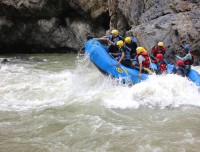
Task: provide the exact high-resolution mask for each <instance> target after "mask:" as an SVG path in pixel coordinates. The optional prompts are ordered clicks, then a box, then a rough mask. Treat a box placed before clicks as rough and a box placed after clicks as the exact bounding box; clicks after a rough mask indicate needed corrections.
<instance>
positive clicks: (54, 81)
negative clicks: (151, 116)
mask: <svg viewBox="0 0 200 152" xmlns="http://www.w3.org/2000/svg"><path fill="white" fill-rule="evenodd" d="M48 62H49V61H48ZM48 62H47V63H43V64H48ZM37 66H38V65H36V67H37ZM43 69H44V70H43ZM197 69H200V68H199V67H197ZM0 79H1V81H0V88H1V89H0V96H1V99H0V110H28V109H33V108H36V109H38V108H44V107H50V106H60V105H67V104H71V103H74V102H77V103H79V104H88V103H90V102H94V101H95V102H96V101H99V102H100V103H99V104H102V105H104V106H105V107H108V108H120V109H126V108H138V107H140V106H148V107H160V108H165V107H167V106H174V107H177V106H181V105H194V106H200V101H199V99H200V93H199V92H198V87H197V86H196V85H195V84H193V83H192V82H191V81H188V80H187V78H182V77H180V76H177V75H162V76H157V75H152V76H150V77H149V79H148V80H146V81H144V82H142V83H139V84H136V85H134V86H132V87H131V88H129V87H127V86H123V85H117V83H116V82H115V81H114V80H111V78H109V77H108V76H104V75H103V74H101V73H100V72H99V71H98V70H97V68H96V67H95V66H94V65H93V64H92V63H91V62H90V61H89V60H88V59H87V58H83V59H81V60H77V63H76V65H74V67H73V68H71V67H70V68H67V67H66V70H63V71H58V72H54V71H48V69H45V68H42V69H38V68H34V66H33V65H27V64H25V65H23V64H20V65H15V64H14V65H5V66H2V69H1V70H0ZM97 106H98V105H97Z"/></svg>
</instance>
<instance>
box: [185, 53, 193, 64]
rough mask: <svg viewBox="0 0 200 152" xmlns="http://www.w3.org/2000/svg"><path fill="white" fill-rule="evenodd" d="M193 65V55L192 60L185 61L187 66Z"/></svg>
mask: <svg viewBox="0 0 200 152" xmlns="http://www.w3.org/2000/svg"><path fill="white" fill-rule="evenodd" d="M193 63H194V57H193V55H192V59H191V60H186V61H184V64H185V65H192V64H193Z"/></svg>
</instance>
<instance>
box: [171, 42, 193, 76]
mask: <svg viewBox="0 0 200 152" xmlns="http://www.w3.org/2000/svg"><path fill="white" fill-rule="evenodd" d="M184 52H185V53H186V55H185V56H184V57H180V56H178V55H175V57H176V59H177V60H182V61H183V62H184V65H185V68H186V70H187V73H189V72H190V69H191V65H192V64H193V62H194V57H193V56H192V54H191V53H190V46H189V45H188V44H186V45H185V46H184Z"/></svg>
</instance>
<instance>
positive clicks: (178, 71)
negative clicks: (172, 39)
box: [172, 60, 187, 77]
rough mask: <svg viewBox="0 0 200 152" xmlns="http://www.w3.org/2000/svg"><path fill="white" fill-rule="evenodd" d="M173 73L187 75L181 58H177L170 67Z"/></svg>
mask: <svg viewBox="0 0 200 152" xmlns="http://www.w3.org/2000/svg"><path fill="white" fill-rule="evenodd" d="M172 73H173V74H177V75H180V76H182V77H185V76H186V75H187V70H186V68H185V65H184V62H183V60H177V61H176V66H174V68H173V69H172Z"/></svg>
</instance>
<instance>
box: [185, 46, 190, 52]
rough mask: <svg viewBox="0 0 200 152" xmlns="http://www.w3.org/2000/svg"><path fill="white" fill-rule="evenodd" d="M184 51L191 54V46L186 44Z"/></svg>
mask: <svg viewBox="0 0 200 152" xmlns="http://www.w3.org/2000/svg"><path fill="white" fill-rule="evenodd" d="M184 50H185V51H187V52H189V51H190V45H189V44H186V45H185V46H184Z"/></svg>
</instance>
